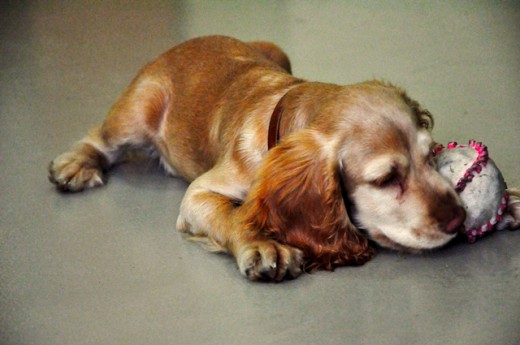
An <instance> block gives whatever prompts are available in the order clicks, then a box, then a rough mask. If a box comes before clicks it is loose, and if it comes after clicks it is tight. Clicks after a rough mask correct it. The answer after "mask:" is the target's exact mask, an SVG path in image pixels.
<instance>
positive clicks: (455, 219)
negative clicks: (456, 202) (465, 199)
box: [441, 206, 466, 234]
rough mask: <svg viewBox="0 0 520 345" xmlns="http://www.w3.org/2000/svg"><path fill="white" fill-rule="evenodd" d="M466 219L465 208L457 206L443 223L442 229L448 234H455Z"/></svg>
mask: <svg viewBox="0 0 520 345" xmlns="http://www.w3.org/2000/svg"><path fill="white" fill-rule="evenodd" d="M465 219H466V211H465V210H464V208H462V207H460V206H457V207H455V208H453V209H452V210H451V212H450V217H448V219H447V221H446V222H445V223H444V224H442V225H441V230H442V231H443V232H445V233H447V234H454V233H456V232H457V231H459V230H460V229H461V227H462V225H463V224H464V220H465Z"/></svg>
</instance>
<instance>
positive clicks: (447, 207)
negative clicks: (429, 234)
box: [431, 193, 466, 234]
mask: <svg viewBox="0 0 520 345" xmlns="http://www.w3.org/2000/svg"><path fill="white" fill-rule="evenodd" d="M432 206H433V208H432V213H431V215H432V216H433V218H434V219H435V220H436V222H437V224H438V226H439V230H440V231H442V232H444V233H446V234H455V233H457V231H459V230H462V226H463V224H464V221H465V220H466V211H465V210H464V208H463V207H462V206H461V205H460V203H459V202H458V200H457V197H456V194H455V193H446V194H444V195H443V196H442V197H441V198H438V199H437V200H436V203H435V204H434V205H432Z"/></svg>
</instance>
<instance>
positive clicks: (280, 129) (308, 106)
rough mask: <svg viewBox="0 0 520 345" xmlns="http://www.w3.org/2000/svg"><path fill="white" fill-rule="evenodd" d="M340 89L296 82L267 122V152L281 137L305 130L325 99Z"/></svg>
mask: <svg viewBox="0 0 520 345" xmlns="http://www.w3.org/2000/svg"><path fill="white" fill-rule="evenodd" d="M338 88H340V87H339V86H337V85H332V84H323V83H315V82H305V81H303V80H296V82H295V85H293V86H292V87H291V88H290V89H289V91H287V92H286V93H285V94H284V95H283V96H282V97H281V98H280V99H279V100H278V103H277V104H276V106H275V108H274V110H273V113H272V115H271V119H270V121H269V127H268V134H267V148H268V150H270V149H272V148H273V147H275V146H276V145H277V144H278V143H279V142H280V140H282V138H283V137H285V136H287V135H289V134H290V133H292V132H295V131H298V130H300V129H303V128H306V127H308V126H309V124H310V123H311V122H312V120H313V119H314V117H315V116H316V115H317V114H318V113H319V112H320V107H321V105H322V104H323V103H326V102H324V99H325V98H328V97H331V96H333V94H334V93H335V91H337V90H338Z"/></svg>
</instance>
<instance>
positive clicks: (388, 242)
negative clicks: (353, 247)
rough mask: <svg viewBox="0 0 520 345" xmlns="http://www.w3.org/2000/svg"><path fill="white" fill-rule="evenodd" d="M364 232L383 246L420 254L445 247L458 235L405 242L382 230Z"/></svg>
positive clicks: (440, 235)
mask: <svg viewBox="0 0 520 345" xmlns="http://www.w3.org/2000/svg"><path fill="white" fill-rule="evenodd" d="M363 232H364V233H366V234H367V237H368V238H369V239H370V240H372V241H373V242H375V243H376V244H378V245H379V246H381V247H383V248H388V249H391V250H395V251H398V252H404V253H410V254H420V253H423V252H427V251H431V250H434V249H437V248H440V247H443V246H444V245H446V244H447V243H449V242H450V241H451V240H452V239H453V238H455V237H456V235H446V234H439V235H438V236H435V238H431V239H429V240H422V241H414V243H413V244H411V243H407V244H403V243H400V242H398V241H395V240H392V239H391V238H390V237H388V236H387V235H385V234H384V233H383V232H381V231H368V230H364V231H363Z"/></svg>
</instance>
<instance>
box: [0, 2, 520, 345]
mask: <svg viewBox="0 0 520 345" xmlns="http://www.w3.org/2000/svg"><path fill="white" fill-rule="evenodd" d="M0 13H1V17H0V23H1V24H0V35H1V36H0V44H1V55H0V112H1V113H0V114H1V116H0V121H1V127H0V151H1V154H0V169H1V170H0V171H1V178H0V202H1V204H0V206H1V208H0V343H1V344H10V345H11V344H12V345H15V344H38V345H39V344H49V345H51V344H52V345H59V344H106V345H111V344H154V345H159V344H250V345H253V344H473V345H476V344H519V343H520V287H519V286H520V250H519V248H520V232H516V233H515V232H501V233H497V234H493V235H492V236H489V237H488V238H485V239H483V240H481V241H478V242H477V243H476V244H474V245H469V244H465V243H461V244H457V245H452V246H449V247H448V248H444V249H442V250H439V251H436V252H434V253H430V254H425V255H421V256H412V255H404V254H398V253H393V252H389V251H381V252H380V254H379V255H378V256H377V257H376V258H375V259H374V260H372V261H371V262H369V263H368V264H367V265H365V266H363V267H359V268H341V269H338V270H336V272H334V273H329V272H319V273H316V274H312V275H304V276H302V277H301V278H299V279H297V280H295V281H291V282H286V283H281V284H259V283H250V282H248V281H246V280H245V279H244V278H242V277H241V276H240V275H239V273H238V271H237V269H236V267H235V263H234V262H233V260H232V259H231V258H230V257H228V256H225V255H216V254H211V253H207V252H205V251H204V250H202V249H201V248H200V247H199V246H197V245H195V244H193V243H190V242H188V241H186V240H184V239H183V238H182V237H181V236H180V235H179V234H178V233H177V232H176V231H175V230H174V223H175V219H176V216H177V213H178V207H179V202H180V200H181V198H182V196H183V194H184V192H185V189H186V183H184V182H183V181H180V180H177V179H174V178H168V177H165V176H164V175H163V174H162V173H161V172H160V171H159V170H158V169H157V168H156V167H155V165H153V164H144V165H142V166H136V165H132V164H124V165H121V166H119V167H118V168H117V169H115V171H113V172H112V173H111V174H110V180H109V183H108V185H107V186H106V187H104V188H100V189H97V190H94V191H89V192H85V193H81V194H77V195H63V194H59V193H56V192H55V190H54V189H53V187H52V185H51V184H50V183H48V182H47V177H46V167H47V163H48V162H49V161H50V160H51V159H52V158H53V157H54V156H55V155H57V154H59V153H61V152H62V151H64V150H65V149H67V147H68V146H69V145H70V144H71V143H72V142H74V141H75V140H77V139H79V138H80V137H81V136H83V135H84V134H85V133H86V130H87V129H88V128H89V127H92V126H94V125H96V124H98V123H99V122H100V121H101V120H102V119H103V117H104V114H105V112H106V111H107V110H108V108H109V106H110V105H111V103H112V102H113V101H114V99H115V98H116V97H117V96H118V94H119V93H120V92H121V91H122V90H123V88H124V87H125V86H126V85H127V84H128V82H129V81H130V80H131V78H132V77H133V76H134V74H135V73H136V71H137V70H138V69H139V68H140V66H142V65H143V64H144V63H146V62H147V61H149V60H151V59H153V58H154V57H155V56H156V55H158V54H159V53H161V52H162V51H164V50H166V49H167V48H169V47H170V46H172V45H175V44H176V43H179V42H181V41H183V40H185V39H188V38H191V37H195V36H199V35H204V34H215V33H219V34H226V35H231V36H235V37H237V38H241V39H244V40H253V39H265V40H272V41H274V42H277V43H279V44H280V45H281V46H282V47H284V48H285V49H286V51H287V52H288V53H289V55H290V56H291V57H292V62H293V67H294V71H295V74H296V75H298V76H301V77H304V78H307V79H312V80H320V81H329V82H335V83H345V84H346V83H352V82H357V81H362V80H366V79H371V78H374V77H375V78H380V79H385V80H390V81H392V82H394V83H397V84H399V85H401V86H403V87H404V88H406V89H407V90H408V91H409V93H410V94H411V95H412V96H413V97H415V98H416V99H418V100H419V101H420V102H421V103H422V104H423V105H425V106H426V107H427V108H428V109H430V111H431V112H432V113H433V114H434V115H435V116H436V129H435V134H436V138H437V140H438V141H440V142H447V141H449V140H459V141H466V140H467V139H470V138H476V139H478V140H481V141H483V142H484V143H486V144H487V145H488V146H489V149H490V152H491V155H492V157H493V158H494V159H495V161H496V162H497V164H498V165H499V167H500V168H501V169H502V170H503V173H504V175H505V177H506V180H507V181H508V182H509V185H511V186H513V185H516V186H520V176H519V174H518V172H519V171H520V160H519V151H520V135H519V133H520V114H519V109H520V6H519V5H518V2H516V3H515V2H513V1H511V2H481V1H463V2H455V1H451V2H442V3H441V2H434V1H431V2H424V3H421V4H420V3H418V2H415V1H402V2H396V1H392V2H385V1H381V2H377V1H376V2H361V1H353V2H347V1H341V2H340V1H335V2H334V1H333V2H321V1H271V2H238V1H236V2H234V1H229V2H217V1H204V2H202V1H177V2H174V3H168V2H163V1H161V2H154V1H147V2H130V3H126V2H117V1H111V2H90V1H74V2H66V1H63V2H59V1H45V2H32V1H25V2H21V1H13V2H12V3H11V4H9V1H8V2H5V1H4V2H2V5H1V12H0Z"/></svg>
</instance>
